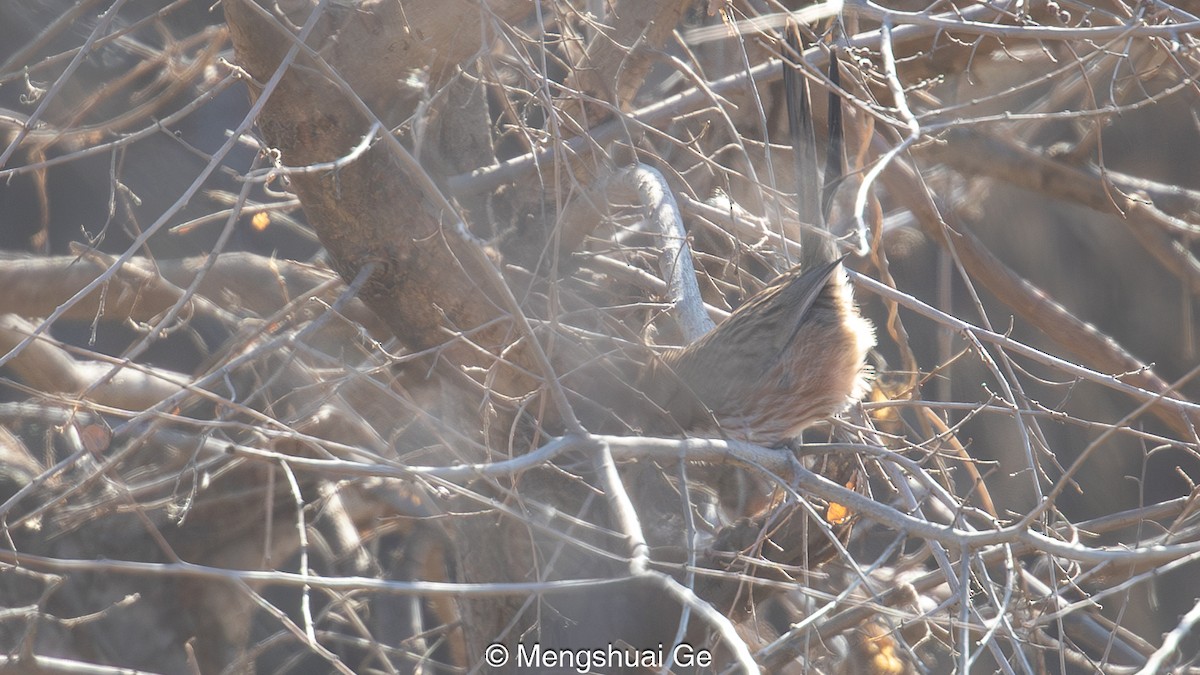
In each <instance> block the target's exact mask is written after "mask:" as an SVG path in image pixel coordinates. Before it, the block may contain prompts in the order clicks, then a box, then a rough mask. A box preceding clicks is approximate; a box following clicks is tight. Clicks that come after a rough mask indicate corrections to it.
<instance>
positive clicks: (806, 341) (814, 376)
mask: <svg viewBox="0 0 1200 675" xmlns="http://www.w3.org/2000/svg"><path fill="white" fill-rule="evenodd" d="M844 260H845V257H844V256H843V257H840V258H835V259H833V260H831V261H828V262H826V263H824V264H820V265H810V266H807V267H801V266H796V267H793V268H792V269H790V270H788V271H786V272H784V273H783V274H781V275H780V276H778V277H777V278H776V279H775V280H774V281H772V282H770V283H769V284H767V286H765V287H764V288H763V289H762V290H760V291H759V292H757V293H755V294H754V295H753V296H751V297H750V298H749V299H747V300H746V301H745V302H744V303H743V304H742V305H741V306H739V307H738V308H737V309H736V310H735V311H734V312H733V313H732V314H731V315H730V316H729V317H728V318H726V319H725V320H724V321H722V322H721V323H720V324H718V325H717V326H716V327H715V328H713V329H712V330H710V331H709V332H708V333H706V334H705V335H703V336H702V337H700V339H698V340H696V341H695V342H693V343H691V344H689V345H687V346H685V347H679V348H673V349H668V350H667V351H665V352H664V353H662V354H661V355H660V356H659V357H658V358H657V359H655V360H654V361H652V362H651V364H650V367H649V368H647V369H646V370H645V371H644V373H645V374H644V376H643V380H644V381H643V383H642V384H641V386H640V389H641V390H642V391H643V392H645V395H646V397H647V398H648V399H649V400H650V402H652V403H653V404H654V405H655V406H656V407H657V408H658V409H659V410H661V411H662V412H665V413H666V418H667V419H666V420H665V421H664V422H663V423H662V424H666V425H670V426H673V427H674V429H673V431H676V432H677V431H680V430H682V431H685V432H688V433H690V434H693V435H708V434H717V435H720V436H724V437H726V438H731V439H735V440H741V441H746V442H749V443H754V444H757V445H762V446H766V447H780V446H782V445H784V444H786V443H787V442H788V441H790V440H791V439H794V438H796V437H798V436H799V435H800V432H801V431H803V430H804V429H805V428H806V427H808V426H811V425H812V424H814V423H816V422H818V421H820V420H823V419H826V418H828V417H830V416H832V415H834V414H836V413H838V412H840V411H842V410H844V409H845V408H846V407H847V406H848V405H850V404H851V403H852V402H853V401H855V400H858V399H860V398H862V396H863V395H864V394H865V393H866V392H867V390H868V385H867V377H866V375H867V372H868V371H867V366H866V360H867V353H868V352H869V350H870V349H871V348H872V347H874V346H875V329H874V327H873V326H872V324H871V322H870V321H868V320H867V319H865V318H864V317H863V316H862V315H861V314H860V313H859V310H858V306H857V305H856V304H855V302H854V297H853V291H852V289H851V287H850V283H849V280H848V278H847V275H846V272H845V269H844V267H843V263H844ZM652 431H666V432H669V431H672V429H652Z"/></svg>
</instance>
